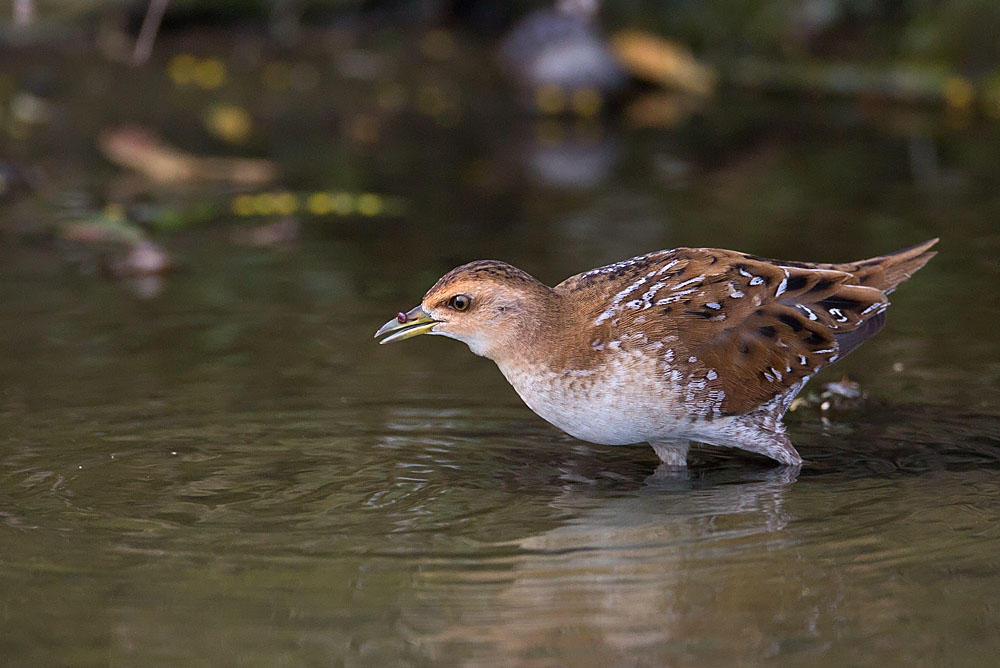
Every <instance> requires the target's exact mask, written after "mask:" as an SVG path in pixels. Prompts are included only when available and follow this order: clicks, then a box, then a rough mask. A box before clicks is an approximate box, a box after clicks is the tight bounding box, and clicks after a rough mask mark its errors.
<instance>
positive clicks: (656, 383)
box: [501, 359, 724, 445]
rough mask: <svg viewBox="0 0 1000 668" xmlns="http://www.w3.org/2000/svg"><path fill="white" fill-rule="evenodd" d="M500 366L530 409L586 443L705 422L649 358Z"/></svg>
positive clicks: (670, 432)
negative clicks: (576, 365)
mask: <svg viewBox="0 0 1000 668" xmlns="http://www.w3.org/2000/svg"><path fill="white" fill-rule="evenodd" d="M637 365H638V366H639V367H640V368H639V369H637V368H636V367H637ZM501 371H502V372H503V373H504V376H506V378H507V380H508V381H509V382H510V384H511V385H512V386H513V387H514V389H515V390H516V391H517V393H518V394H519V395H520V396H521V399H522V400H524V403H526V404H527V405H528V407H529V408H531V410H533V411H534V412H535V413H537V414H538V415H539V416H540V417H541V418H543V419H544V420H546V421H547V422H549V423H551V424H553V425H555V426H556V427H558V428H559V429H562V430H563V431H565V432H566V433H568V434H569V435H571V436H574V437H576V438H579V439H581V440H584V441H590V442H591V443H600V444H603V445H625V444H629V443H642V442H646V441H652V440H659V439H667V438H685V437H690V438H695V434H696V433H698V432H700V431H703V430H704V429H705V428H706V427H709V426H710V425H709V424H706V415H705V414H704V411H699V410H695V409H697V408H698V407H697V406H691V405H689V402H687V401H686V399H687V397H688V395H687V392H686V388H685V385H684V384H683V383H677V382H675V380H674V379H672V377H671V374H670V370H669V369H667V370H664V368H663V367H662V365H658V364H656V363H655V362H654V361H653V360H648V362H646V361H643V360H636V359H621V360H616V361H614V362H611V363H609V364H607V365H604V366H602V367H598V368H595V369H586V370H581V369H567V370H558V371H555V370H548V369H546V370H544V371H541V370H539V369H537V368H536V369H523V368H519V369H511V368H504V367H501ZM719 421H724V420H719ZM715 426H721V425H715Z"/></svg>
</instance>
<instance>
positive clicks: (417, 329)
mask: <svg viewBox="0 0 1000 668" xmlns="http://www.w3.org/2000/svg"><path fill="white" fill-rule="evenodd" d="M436 324H438V321H437V320H435V319H434V318H432V317H430V316H429V315H427V312H426V311H424V309H422V308H421V307H419V306H414V307H413V308H412V309H410V310H409V311H407V312H406V313H399V314H398V315H397V316H396V317H395V318H393V319H392V320H390V321H389V322H387V323H385V324H384V325H382V326H381V327H379V328H378V331H377V332H375V338H376V339H377V338H378V337H380V336H382V335H383V334H389V336H387V337H385V338H384V339H382V340H381V341H379V343H391V342H393V341H402V340H403V339H409V338H412V337H414V336H419V335H421V334H426V333H428V332H429V331H431V329H433V327H434V325H436ZM390 332H392V333H391V334H390Z"/></svg>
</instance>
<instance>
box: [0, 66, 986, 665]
mask: <svg viewBox="0 0 1000 668" xmlns="http://www.w3.org/2000/svg"><path fill="white" fill-rule="evenodd" d="M95 67H96V66H95ZM99 72H100V70H99V68H98V73H99ZM95 76H96V75H95ZM126 83H127V82H126ZM109 85H111V84H109ZM115 85H126V84H115ZM344 85H345V86H347V85H348V84H344ZM329 95H330V104H331V105H336V104H337V102H336V100H335V99H334V96H333V94H332V93H329ZM167 98H168V99H173V98H170V96H167ZM172 103H173V104H177V105H182V102H177V101H174V102H172ZM67 104H71V102H67ZM107 113H108V114H110V113H111V112H107ZM157 113H165V112H162V111H161V112H157ZM490 113H493V112H490ZM496 113H499V112H496ZM505 113H506V112H505ZM475 114H476V112H475V111H473V112H471V116H470V117H469V118H466V119H464V120H463V121H462V122H460V123H459V124H458V125H457V127H449V128H434V127H429V128H428V127H424V126H420V127H421V128H422V129H421V130H420V131H419V132H418V131H415V130H412V131H406V132H404V131H402V130H400V134H399V135H397V136H393V137H392V140H391V142H390V143H389V144H388V145H386V146H384V147H383V149H382V152H381V153H376V154H372V153H366V152H365V151H364V150H360V149H359V152H360V153H359V155H355V156H353V157H352V156H349V157H352V159H353V162H351V161H348V162H351V164H354V165H355V167H354V169H356V170H358V171H357V173H352V174H353V175H352V176H351V178H353V179H360V180H361V183H362V185H363V186H364V187H365V188H371V189H381V190H383V191H385V192H389V193H394V194H399V195H401V196H405V197H406V198H407V199H408V202H409V206H408V209H407V213H406V214H405V215H404V216H402V217H399V218H397V219H383V220H374V221H373V220H362V219H340V220H314V219H306V220H304V222H303V232H302V236H301V238H300V239H299V241H298V242H297V243H295V244H292V245H291V246H290V247H286V248H280V249H247V248H245V247H242V246H236V245H233V244H232V243H231V242H230V238H231V231H232V230H231V227H232V226H234V225H238V224H242V223H238V222H237V221H235V220H231V219H227V218H225V217H223V220H221V221H219V222H217V223H216V224H214V225H213V226H210V227H207V228H204V229H197V230H191V231H188V232H185V233H183V234H177V235H174V236H171V237H167V238H165V239H164V240H163V243H164V244H165V245H166V246H167V247H168V248H169V249H170V251H171V253H172V254H173V255H174V256H175V258H176V260H177V262H178V269H177V271H175V272H174V273H173V274H172V275H170V276H168V277H167V278H166V279H165V280H164V282H163V283H162V285H160V286H159V287H158V288H156V289H153V290H150V289H148V288H145V289H139V290H138V291H136V289H135V286H131V287H130V285H129V284H127V283H124V282H116V281H111V280H109V279H107V278H106V277H104V276H102V275H100V273H94V272H92V271H90V270H89V269H88V268H87V266H86V265H85V264H84V265H81V264H79V263H75V262H74V261H70V260H67V259H66V254H65V253H64V252H62V251H60V246H59V245H58V244H54V243H52V242H51V240H47V239H45V238H39V237H32V236H27V237H16V236H12V237H10V238H8V239H7V240H6V241H5V242H3V244H2V245H0V323H2V326H0V346H2V350H3V351H4V354H3V355H2V356H0V519H2V523H0V536H2V544H3V545H4V550H3V556H2V568H0V591H2V592H3V598H2V605H0V620H2V628H3V633H2V634H0V657H2V660H3V663H4V664H5V665H9V666H33V665H74V666H87V665H112V666H128V665H138V664H141V665H146V666H176V665H188V666H220V665H221V666H225V665H239V666H304V665H345V666H389V665H412V666H424V665H426V666H431V665H434V666H440V665H444V666H448V665H456V666H458V665H461V666H494V665H525V666H560V665H574V666H595V667H596V666H607V665H634V666H663V665H670V666H705V665H761V664H764V663H765V662H766V663H767V664H768V665H774V666H802V665H810V666H845V665H901V666H902V665H906V666H942V665H955V666H992V665H995V663H996V658H995V657H996V656H997V654H998V653H1000V635H998V633H997V629H998V628H1000V608H998V604H997V601H998V600H1000V570H998V566H1000V563H998V557H997V555H998V554H1000V491H998V490H1000V486H998V469H1000V422H998V417H1000V403H998V401H997V400H998V389H997V388H998V387H1000V361H998V360H1000V344H998V343H997V337H996V325H997V323H998V322H1000V304H998V303H997V301H996V299H995V298H994V297H993V295H994V294H995V288H996V285H997V280H998V278H1000V276H998V274H1000V270H998V269H1000V264H998V259H1000V233H998V232H997V229H998V228H997V226H996V222H995V221H996V220H997V215H998V213H1000V198H998V197H997V196H996V194H995V193H997V192H1000V189H998V187H1000V179H998V178H997V176H996V175H997V174H998V173H1000V172H998V171H997V170H996V169H995V167H996V165H995V162H996V158H995V155H996V154H997V153H996V151H995V150H994V148H992V147H995V146H997V142H998V138H1000V133H998V131H997V129H996V128H995V127H993V126H991V125H989V124H985V123H983V124H979V123H972V124H970V125H967V126H964V127H959V128H956V127H952V126H949V125H948V124H947V123H945V122H944V121H943V120H942V119H938V118H937V117H936V116H934V115H933V113H931V114H930V115H929V116H928V118H924V117H923V116H920V117H918V119H919V121H920V122H919V123H915V122H913V121H912V120H911V121H909V122H903V121H901V120H900V118H899V116H898V114H897V111H895V110H870V109H865V108H863V107H861V106H857V107H856V106H853V105H850V104H844V105H837V104H830V105H828V106H827V105H815V104H811V103H805V104H801V105H778V106H776V107H771V106H769V103H767V102H766V101H763V100H753V99H742V100H735V101H733V102H732V103H731V104H721V103H719V104H718V105H717V106H715V107H714V108H713V109H710V110H707V111H706V112H705V113H704V114H702V115H698V116H696V117H694V118H692V119H691V120H690V121H689V122H687V123H686V124H684V125H682V126H680V127H677V128H672V129H665V130H657V131H642V130H635V129H629V128H627V127H619V126H618V125H616V124H615V123H611V124H610V126H609V127H596V128H584V129H583V130H582V131H581V130H580V128H577V127H575V126H572V125H571V126H570V127H568V128H565V129H564V130H563V131H564V132H565V133H566V134H565V135H562V137H563V141H564V142H566V143H560V142H559V141H555V140H553V139H552V136H551V135H550V134H547V132H548V130H545V129H544V128H543V129H541V130H539V129H538V128H536V127H534V125H533V123H532V122H530V121H525V120H524V119H519V118H517V117H516V116H510V117H507V116H502V117H501V118H502V122H501V123H498V124H496V125H494V126H490V125H489V124H485V125H482V124H481V123H480V121H481V120H482V119H481V118H477V117H476V115H475ZM282 127H283V126H281V125H280V123H279V124H278V127H277V128H274V129H265V132H273V133H274V134H273V136H272V135H268V136H267V137H268V139H269V140H270V141H273V142H275V143H277V142H278V141H279V138H281V136H282V135H281V131H282ZM400 127H402V128H407V127H410V128H412V127H413V126H411V125H407V124H403V125H401V126H400ZM491 128H492V129H491ZM59 131H60V130H59V129H56V130H55V131H54V132H59ZM61 131H64V132H69V131H70V130H69V128H63V129H62V130H61ZM327 131H328V129H327V126H324V125H319V126H317V127H314V128H313V129H312V131H311V132H307V131H305V130H302V129H300V130H299V132H300V134H299V135H295V134H294V133H293V134H292V135H291V136H284V138H283V141H284V142H285V144H283V148H282V150H283V151H284V156H285V157H284V158H283V159H284V160H286V161H287V162H288V164H289V165H290V173H291V174H292V176H290V177H288V178H289V183H288V186H289V187H291V188H302V189H308V188H315V187H329V183H330V179H333V178H335V177H334V175H336V174H338V173H340V172H338V171H337V167H336V164H334V162H333V161H334V159H333V158H331V157H330V155H329V152H328V151H327V150H326V148H325V146H324V145H322V142H317V141H316V139H315V138H316V137H324V136H325V135H324V134H323V133H324V132H327ZM595 131H596V132H597V134H594V132H595ZM581 132H582V134H581ZM181 133H182V134H183V131H182V132H181ZM511 133H515V136H517V137H519V138H520V139H519V140H518V141H522V142H523V143H522V144H520V145H518V147H516V148H515V147H513V146H512V141H511V136H512V134H511ZM327 139H329V138H327ZM927 142H931V143H932V144H933V146H934V147H935V148H936V150H937V152H938V154H939V158H938V163H936V164H935V166H934V169H933V170H931V172H927V170H926V169H925V168H922V167H919V165H918V166H917V167H915V166H914V165H915V162H914V159H913V156H914V151H917V153H918V154H920V155H923V153H919V149H920V147H921V146H925V145H926V143H927ZM79 143H80V144H83V143H84V142H83V141H82V140H80V142H79ZM19 146H20V149H19V150H20V151H22V153H23V154H25V155H27V154H28V150H27V147H25V146H24V145H23V144H22V145H19ZM915 146H916V148H915ZM33 150H37V151H39V155H40V156H42V157H40V158H38V159H39V160H41V161H43V162H45V163H46V164H51V163H53V162H56V161H57V159H59V158H60V156H62V155H63V154H62V153H60V151H62V150H64V149H62V148H59V147H57V146H56V142H49V143H46V142H41V141H40V143H39V145H38V146H36V148H35V149H33ZM65 150H73V149H72V148H70V149H65ZM345 150H346V149H345ZM96 159H97V158H96V156H90V157H86V158H83V157H80V158H79V160H81V162H82V163H83V164H86V165H89V164H90V163H87V162H86V161H87V160H96ZM588 161H589V162H588ZM918 162H919V161H918ZM359 163H360V164H362V165H363V168H362V167H357V164H359ZM584 163H586V164H584ZM94 164H95V165H96V166H94V167H92V169H93V170H94V175H84V174H76V173H75V172H73V168H72V167H65V170H66V171H67V172H70V173H71V174H75V176H74V177H73V178H76V179H78V181H81V182H87V181H97V182H98V183H97V185H96V186H88V185H84V186H79V187H81V188H83V189H84V190H87V189H88V188H96V189H97V190H98V191H100V189H101V188H102V185H101V184H102V181H101V179H103V178H105V175H106V173H107V171H109V168H108V167H107V166H105V165H101V164H100V163H94ZM338 164H339V163H338ZM567 165H570V166H574V165H575V166H576V167H577V168H578V169H577V171H572V170H571V171H570V176H569V177H567V172H566V170H565V167H566V166H567ZM588 167H589V168H592V169H591V170H590V171H588V170H587V169H585V168H588ZM593 169H596V170H597V171H596V173H595V172H594V171H593ZM921 170H922V171H921ZM470 174H473V175H478V176H476V177H475V178H472V177H470V176H469V175H470ZM679 174H681V175H683V177H682V178H681V177H678V175H679ZM95 175H96V176H95ZM585 177H586V178H585ZM553 178H555V179H557V180H556V181H553ZM558 178H569V181H568V182H567V181H563V182H559V181H558ZM227 196H228V195H225V194H219V197H220V198H221V199H224V198H225V197H227ZM22 205H23V202H22V203H21V204H18V206H22ZM18 211H22V210H21V209H17V208H15V209H8V212H7V213H6V214H5V215H6V216H7V217H8V220H10V219H11V217H12V216H15V215H18V213H17V212H18ZM40 211H41V213H40V214H39V215H41V216H45V215H49V216H56V215H57V213H56V212H55V210H54V209H53V210H47V209H45V208H44V207H42V208H41V209H40ZM46 212H47V213H46ZM59 215H61V214H59ZM19 224H20V223H19ZM932 236H940V237H942V242H941V244H940V250H941V254H940V255H939V256H938V257H937V258H935V259H934V260H933V261H932V262H931V263H930V264H929V265H928V266H927V267H926V268H925V269H924V270H923V271H921V273H920V274H919V275H918V276H917V277H916V278H914V279H913V280H912V281H911V282H910V283H907V284H905V285H903V286H902V287H901V288H900V289H899V290H898V291H897V292H896V293H895V294H894V295H893V302H894V304H893V306H892V308H891V309H890V316H889V324H888V326H887V327H886V329H885V331H884V332H883V333H882V334H880V335H879V336H878V337H877V338H876V339H874V340H873V341H872V342H870V343H869V344H866V345H865V346H864V347H863V348H862V349H860V350H859V351H858V352H856V353H855V354H853V355H852V356H851V357H849V358H848V359H846V360H844V361H843V362H842V363H839V364H838V365H837V366H836V367H834V368H833V369H832V370H829V371H827V372H824V374H822V375H821V376H820V377H818V378H817V379H816V380H815V381H813V385H812V386H811V387H818V386H819V385H821V384H822V383H824V382H829V381H832V380H838V379H839V378H840V376H841V374H844V373H846V374H848V375H849V376H850V377H851V378H853V379H855V380H857V381H858V382H860V383H861V385H862V387H863V388H864V390H865V392H866V394H867V399H866V401H865V402H864V404H863V405H862V406H860V407H858V408H856V409H855V410H852V411H843V412H833V413H823V412H822V411H820V410H819V409H818V408H816V407H815V406H811V407H810V406H807V407H804V408H802V409H800V410H798V411H796V412H795V413H794V414H792V415H790V417H789V419H788V422H789V426H790V432H791V435H792V438H793V440H794V441H795V442H796V444H797V445H798V447H799V450H800V452H801V453H802V455H803V456H804V457H805V458H806V460H807V464H806V465H805V466H804V467H803V469H802V470H801V472H800V473H798V474H797V475H795V474H790V473H788V472H787V471H783V470H782V469H778V468H775V467H773V466H772V465H771V463H769V462H768V461H766V460H762V459H758V458H755V457H752V456H750V455H747V454H743V453H736V452H732V451H724V450H710V449H707V448H702V449H697V450H695V452H694V454H693V458H692V459H693V462H692V466H691V468H690V470H689V471H688V472H686V473H676V472H675V473H669V472H665V471H661V470H658V469H657V461H656V457H655V455H654V454H653V452H652V450H651V449H649V448H647V447H643V446H636V447H621V448H614V447H604V446H595V445H590V444H586V443H582V442H579V441H575V440H574V439H572V438H570V437H568V436H566V435H563V434H561V433H559V432H558V431H557V430H555V429H554V428H551V427H549V426H548V425H546V424H545V423H543V422H542V421H541V420H540V419H538V418H537V417H535V416H534V415H533V414H532V413H531V412H530V411H529V410H528V409H526V408H525V407H523V406H522V405H521V403H520V401H519V400H518V398H517V397H516V395H515V394H514V392H513V391H512V390H511V389H510V388H509V387H508V386H507V385H506V383H505V382H504V380H503V378H502V377H501V376H500V374H499V373H498V372H497V370H496V369H495V367H494V366H493V365H492V364H491V363H490V362H488V361H486V360H483V359H481V358H477V357H474V356H473V355H471V354H470V353H469V352H468V351H467V350H466V349H465V348H464V347H463V346H461V345H459V344H457V343H456V342H453V341H447V340H443V339H436V338H430V337H425V338H424V339H417V340H414V341H408V342H405V343H403V344H398V345H393V346H386V347H379V346H377V345H375V343H374V342H373V340H372V339H371V334H372V333H373V332H374V330H375V329H376V328H377V327H378V326H379V325H380V324H381V323H382V322H384V321H385V320H386V319H387V318H388V317H390V316H391V314H392V313H395V312H396V311H398V310H400V309H407V308H410V307H412V306H413V305H414V304H415V303H416V302H417V300H418V299H419V297H420V295H421V294H422V293H423V291H424V289H426V287H428V286H429V285H430V284H431V283H432V282H433V280H434V279H435V278H436V277H437V276H438V275H440V274H441V273H443V272H444V271H446V270H447V269H449V268H451V267H452V266H454V265H455V264H458V263H460V262H464V261H467V260H470V259H474V258H478V257H498V258H502V259H506V260H508V261H511V262H513V263H515V264H518V265H519V266H521V267H523V268H525V269H527V270H529V271H531V272H533V273H535V274H536V275H538V276H539V277H540V278H542V279H543V280H546V281H548V282H550V283H554V282H557V281H558V280H561V279H562V278H564V277H565V276H567V275H569V274H572V273H576V272H577V271H581V270H584V269H587V268H590V267H593V266H596V265H599V264H601V263H605V262H611V261H615V260H618V259H622V258H624V257H628V256H631V255H635V254H639V253H643V252H648V251H651V250H655V249H659V248H669V247H674V246H680V245H709V246H711V245H718V246H724V247H732V248H738V249H741V250H746V251H750V252H754V253H757V254H761V255H770V256H776V257H783V258H787V259H805V260H828V261H841V260H849V259H858V258H861V257H866V256H870V255H875V254H879V253H882V252H887V251H890V250H893V249H895V248H898V247H902V246H905V245H909V244H912V243H916V242H918V241H921V240H923V239H925V238H929V237H932Z"/></svg>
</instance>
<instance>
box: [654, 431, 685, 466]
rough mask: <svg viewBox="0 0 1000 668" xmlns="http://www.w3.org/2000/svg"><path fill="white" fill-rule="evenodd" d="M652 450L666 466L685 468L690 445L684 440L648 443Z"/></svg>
mask: <svg viewBox="0 0 1000 668" xmlns="http://www.w3.org/2000/svg"><path fill="white" fill-rule="evenodd" d="M649 444H650V445H651V446H653V450H654V451H655V452H656V454H657V455H658V456H659V457H660V461H662V462H663V463H664V464H666V465H667V466H676V467H679V468H680V467H684V466H687V454H688V448H689V447H691V443H690V442H689V441H688V440H687V439H686V438H678V439H669V440H661V441H650V443H649Z"/></svg>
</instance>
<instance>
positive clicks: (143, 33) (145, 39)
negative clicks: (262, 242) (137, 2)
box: [132, 0, 170, 65]
mask: <svg viewBox="0 0 1000 668" xmlns="http://www.w3.org/2000/svg"><path fill="white" fill-rule="evenodd" d="M169 2H170V0H149V8H148V9H147V10H146V16H145V18H143V20H142V27H141V28H139V37H138V38H137V39H136V41H135V51H134V52H133V53H132V64H133V65H142V64H143V63H145V62H146V61H147V60H149V57H150V56H151V55H152V54H153V42H155V41H156V33H157V32H159V30H160V22H161V21H162V20H163V14H164V13H165V12H166V11H167V3H169Z"/></svg>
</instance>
